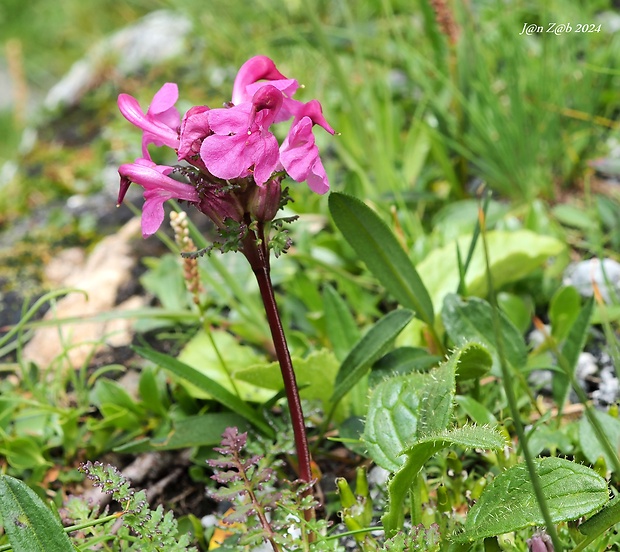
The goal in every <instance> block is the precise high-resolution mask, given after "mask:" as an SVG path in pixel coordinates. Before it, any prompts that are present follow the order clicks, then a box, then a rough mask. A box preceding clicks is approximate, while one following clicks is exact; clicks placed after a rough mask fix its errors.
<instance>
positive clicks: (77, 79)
mask: <svg viewBox="0 0 620 552" xmlns="http://www.w3.org/2000/svg"><path fill="white" fill-rule="evenodd" d="M191 29H192V23H191V21H190V20H189V19H188V18H187V17H185V16H184V15H182V14H179V13H176V12H172V11H167V10H160V11H155V12H152V13H150V14H148V15H147V16H145V17H143V18H142V19H140V20H139V21H137V22H136V23H134V24H133V25H130V26H128V27H125V28H124V29H121V30H120V31H117V32H115V33H114V34H112V35H111V36H109V37H108V38H106V39H104V40H103V41H101V42H99V43H98V44H96V45H95V46H94V47H93V48H92V49H91V50H90V51H89V52H88V53H87V54H86V56H85V57H84V58H82V59H81V60H79V61H77V62H76V63H74V64H73V67H72V68H71V69H70V70H69V72H68V73H67V75H66V76H65V77H63V78H62V79H61V80H60V81H59V82H58V83H57V84H56V85H55V86H54V87H52V89H51V90H50V91H49V92H48V94H47V96H46V98H45V101H44V105H45V107H46V108H47V109H50V110H53V109H56V108H58V107H64V106H71V105H74V104H76V103H77V102H78V101H79V100H80V98H81V97H82V96H83V95H84V94H85V93H86V92H87V91H88V90H90V89H92V88H94V87H95V86H97V83H98V82H100V76H101V73H102V72H103V70H104V69H106V68H107V69H109V68H110V66H112V67H114V69H115V71H116V72H117V73H118V74H120V75H121V76H126V75H130V74H132V73H135V72H136V71H139V70H140V69H143V68H144V67H147V66H149V65H157V64H159V63H162V62H164V61H166V60H168V59H171V58H174V57H176V56H179V55H181V54H182V53H183V52H184V51H186V48H187V41H186V37H187V35H188V34H189V32H190V31H191Z"/></svg>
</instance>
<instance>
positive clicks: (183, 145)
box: [177, 105, 212, 169]
mask: <svg viewBox="0 0 620 552" xmlns="http://www.w3.org/2000/svg"><path fill="white" fill-rule="evenodd" d="M210 134H212V132H211V127H210V126H209V108H208V107H207V106H206V105H198V106H194V107H192V108H191V109H190V110H189V111H188V112H187V113H186V114H185V116H184V117H183V121H182V122H181V130H180V132H179V149H178V151H177V154H178V158H179V161H182V160H185V161H188V162H189V163H191V164H193V165H196V166H197V167H199V168H201V169H204V168H206V167H205V166H204V163H203V162H202V160H201V159H200V147H201V146H202V143H203V141H204V139H205V138H206V137H207V136H209V135H210Z"/></svg>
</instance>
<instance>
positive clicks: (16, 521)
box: [0, 475, 75, 552]
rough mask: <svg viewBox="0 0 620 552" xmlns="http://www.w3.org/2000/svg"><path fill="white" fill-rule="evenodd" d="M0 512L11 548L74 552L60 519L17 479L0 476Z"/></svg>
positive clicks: (31, 551)
mask: <svg viewBox="0 0 620 552" xmlns="http://www.w3.org/2000/svg"><path fill="white" fill-rule="evenodd" d="M0 514H1V515H2V520H3V525H4V530H5V531H6V534H7V535H8V537H9V542H10V543H11V546H12V547H13V552H75V548H74V547H73V545H72V544H71V541H70V540H69V537H68V536H67V534H66V533H65V531H64V529H63V527H62V525H61V523H60V521H58V519H57V518H56V517H55V516H54V514H53V513H52V511H51V510H50V509H49V508H48V507H47V506H46V505H45V503H44V502H43V501H42V500H41V499H40V498H39V497H38V496H37V495H36V494H35V492H34V491H33V490H32V489H30V487H28V486H27V485H26V484H25V483H23V482H21V481H20V480H19V479H15V478H13V477H10V476H8V475H2V476H0Z"/></svg>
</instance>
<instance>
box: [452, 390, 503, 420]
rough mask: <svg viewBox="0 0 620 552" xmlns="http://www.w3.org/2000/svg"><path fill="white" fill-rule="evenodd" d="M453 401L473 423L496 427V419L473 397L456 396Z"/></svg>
mask: <svg viewBox="0 0 620 552" xmlns="http://www.w3.org/2000/svg"><path fill="white" fill-rule="evenodd" d="M454 400H455V402H456V404H458V405H459V406H460V407H461V408H462V409H463V410H464V411H465V414H467V415H468V416H469V417H470V418H471V419H472V420H473V421H474V422H475V423H477V424H479V425H489V426H495V425H497V418H496V417H495V416H494V415H493V413H492V412H491V411H490V410H489V409H488V408H487V407H486V406H484V405H483V404H482V403H480V402H478V401H477V400H476V399H474V398H473V397H470V396H469V395H457V396H456V397H454Z"/></svg>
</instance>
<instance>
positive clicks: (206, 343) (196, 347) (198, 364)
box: [178, 330, 273, 402]
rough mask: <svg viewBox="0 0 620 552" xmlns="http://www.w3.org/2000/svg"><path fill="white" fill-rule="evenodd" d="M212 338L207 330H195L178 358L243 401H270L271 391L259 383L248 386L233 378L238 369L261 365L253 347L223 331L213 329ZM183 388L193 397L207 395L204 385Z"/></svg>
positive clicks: (260, 358) (206, 396) (261, 360)
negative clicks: (194, 333) (201, 386)
mask: <svg viewBox="0 0 620 552" xmlns="http://www.w3.org/2000/svg"><path fill="white" fill-rule="evenodd" d="M211 337H212V338H213V341H211V339H210V337H209V335H208V334H207V333H206V332H204V331H200V332H198V333H197V334H196V335H195V336H194V337H193V338H192V339H191V340H190V341H189V342H188V343H187V345H185V347H184V348H183V350H182V351H181V353H180V354H179V357H178V358H179V360H180V361H181V362H184V363H185V364H189V365H190V366H192V367H193V368H195V369H196V370H198V371H199V372H201V373H203V374H204V375H205V376H207V377H209V378H210V379H212V380H213V381H216V382H217V383H219V384H220V385H221V386H222V387H224V388H225V389H227V390H228V391H230V392H231V393H234V394H238V395H239V398H240V399H242V400H244V401H250V402H265V401H267V400H269V399H270V398H271V397H272V396H273V393H271V392H270V391H267V390H265V389H264V388H263V387H262V386H258V385H250V384H249V383H246V382H243V381H237V379H236V372H237V371H239V370H243V369H244V368H247V367H248V366H252V365H254V364H261V363H263V362H264V358H263V357H262V356H260V355H258V354H257V353H256V352H255V351H254V349H252V347H249V346H247V345H242V344H241V343H239V341H237V340H236V339H235V337H234V336H233V335H231V334H230V333H228V332H226V331H223V330H212V331H211ZM231 380H232V381H231ZM233 382H234V387H233ZM186 388H187V390H188V392H189V394H190V395H192V396H194V397H197V398H201V399H208V398H210V392H209V391H207V390H206V389H204V388H199V387H196V386H186Z"/></svg>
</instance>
